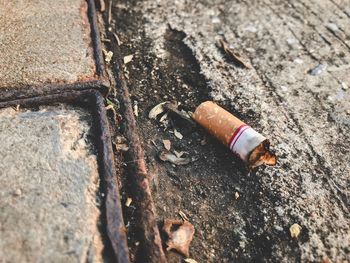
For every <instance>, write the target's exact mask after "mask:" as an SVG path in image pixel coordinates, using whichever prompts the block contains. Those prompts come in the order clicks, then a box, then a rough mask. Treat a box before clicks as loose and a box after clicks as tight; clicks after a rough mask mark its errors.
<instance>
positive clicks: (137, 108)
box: [133, 101, 139, 117]
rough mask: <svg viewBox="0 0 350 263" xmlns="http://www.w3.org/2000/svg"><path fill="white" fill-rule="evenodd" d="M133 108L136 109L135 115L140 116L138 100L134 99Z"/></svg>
mask: <svg viewBox="0 0 350 263" xmlns="http://www.w3.org/2000/svg"><path fill="white" fill-rule="evenodd" d="M133 110H134V115H135V117H138V116H139V105H138V102H137V101H134V107H133Z"/></svg>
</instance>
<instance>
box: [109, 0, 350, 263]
mask: <svg viewBox="0 0 350 263" xmlns="http://www.w3.org/2000/svg"><path fill="white" fill-rule="evenodd" d="M348 6H349V1H348V0H346V1H340V0H319V1H318V0H312V1H306V0H296V1H273V0H258V1H233V0H226V1H221V0H215V1H205V0H201V1H186V0H178V1H175V2H174V3H173V4H172V5H169V2H168V1H162V0H160V1H131V2H127V3H124V4H119V5H115V9H114V12H115V19H116V22H115V25H116V26H115V27H114V29H115V32H117V33H118V36H119V37H120V39H121V41H122V42H127V43H128V44H127V45H121V49H122V51H123V53H122V54H121V56H125V55H129V54H135V56H134V58H133V61H132V62H131V63H130V64H128V65H126V67H127V69H128V75H129V79H128V85H129V87H130V90H131V91H132V95H133V100H134V101H136V102H137V103H138V104H137V105H138V109H139V115H138V117H137V121H138V124H139V125H140V126H141V129H140V131H141V133H142V135H143V142H144V145H145V149H146V156H147V160H148V162H149V167H150V169H151V171H150V174H152V175H154V177H153V178H154V183H155V189H154V191H153V193H154V197H155V198H154V199H155V201H156V204H157V209H158V210H157V212H158V214H159V217H160V218H174V217H176V216H177V214H178V212H179V211H183V212H184V213H185V214H186V215H187V216H188V218H189V219H190V222H191V223H193V225H194V226H195V229H196V234H195V236H194V239H193V242H192V243H191V249H190V256H191V257H192V258H194V259H196V260H197V261H198V262H322V261H324V262H328V261H331V262H347V261H349V258H350V257H349V255H350V250H349V247H350V234H349V233H350V217H349V207H350V202H349V196H350V191H349V190H350V189H349V184H350V165H349V163H350V148H349V145H350V136H349V134H350V99H349V98H350V89H349V88H348V87H349V85H350V75H349V72H348V71H349V70H348V69H349V64H350V52H349V37H348V36H349V27H348V26H347V25H348V24H349V21H350V19H349V12H348ZM220 39H224V40H225V41H227V43H228V44H229V45H230V46H232V48H233V49H234V50H236V51H237V52H239V53H240V54H241V55H243V56H245V57H247V60H248V61H249V62H250V63H251V64H252V66H253V69H251V70H249V69H244V68H241V67H239V66H237V65H235V64H234V63H232V61H230V59H229V58H228V57H227V56H226V55H225V54H224V53H223V52H222V50H221V49H220V48H219V47H218V45H217V41H218V40H220ZM318 65H327V67H321V68H323V70H322V72H320V74H315V75H312V74H310V70H312V69H314V68H315V67H317V66H318ZM166 100H176V101H177V102H178V103H179V104H180V103H181V105H180V107H181V109H184V110H186V111H189V110H190V111H194V109H195V107H196V106H198V104H199V103H201V102H203V101H205V100H214V101H216V102H217V103H218V104H219V105H221V106H223V107H225V108H226V109H228V110H229V111H230V112H232V113H234V114H235V115H237V116H239V117H240V118H241V119H242V120H244V121H245V122H246V123H248V124H250V125H252V126H253V127H254V128H255V129H256V130H258V131H259V132H261V133H263V134H264V135H265V136H267V137H268V138H269V139H271V142H272V145H274V147H273V148H274V149H275V150H276V153H277V155H278V156H279V161H278V165H277V166H276V167H268V168H260V169H259V170H257V171H254V172H248V171H247V170H245V169H244V167H243V166H242V164H241V163H239V162H237V160H235V159H234V158H233V157H232V155H231V154H230V152H229V151H228V150H226V149H225V147H223V146H221V145H219V143H218V142H216V141H215V140H214V139H212V138H210V137H208V135H207V133H205V132H203V130H201V129H193V130H190V131H188V130H186V127H181V125H180V124H176V123H175V121H174V122H173V120H172V119H171V117H170V118H169V119H171V120H170V121H169V124H168V125H166V124H164V123H161V124H159V122H156V121H154V120H149V119H148V116H147V114H148V112H149V109H152V107H154V106H155V105H157V104H158V103H161V102H163V101H166ZM164 126H166V129H164ZM174 129H176V130H177V131H179V132H181V134H183V135H184V137H183V139H182V140H179V139H178V138H176V137H175V136H174V135H173V133H171V132H172V131H173V130H174ZM165 139H167V140H170V141H171V145H172V146H171V147H172V149H174V150H176V151H177V152H179V151H184V152H188V156H189V157H190V158H193V159H194V160H195V161H194V162H191V163H190V164H188V165H186V166H176V167H172V166H171V165H170V164H166V163H160V162H159V159H158V156H159V153H158V152H157V151H158V150H157V149H155V147H154V145H153V142H155V143H156V144H158V145H161V143H162V140H165ZM203 142H204V143H203ZM184 156H186V155H184ZM236 193H238V194H239V195H238V198H236ZM294 224H298V225H300V226H301V231H300V235H299V236H298V238H292V237H291V234H290V230H289V229H290V227H291V226H292V225H294ZM136 225H137V222H136ZM131 226H132V224H131ZM130 243H131V242H130ZM168 256H169V262H180V261H181V260H179V259H178V258H173V255H171V254H169V255H168ZM170 258H171V259H170Z"/></svg>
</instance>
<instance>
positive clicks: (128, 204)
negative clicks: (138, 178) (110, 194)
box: [125, 197, 132, 207]
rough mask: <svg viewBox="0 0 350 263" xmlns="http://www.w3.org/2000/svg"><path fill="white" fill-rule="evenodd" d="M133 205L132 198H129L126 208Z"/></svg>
mask: <svg viewBox="0 0 350 263" xmlns="http://www.w3.org/2000/svg"><path fill="white" fill-rule="evenodd" d="M131 203H132V198H130V197H128V198H127V199H126V202H125V206H126V207H129V206H130V205H131Z"/></svg>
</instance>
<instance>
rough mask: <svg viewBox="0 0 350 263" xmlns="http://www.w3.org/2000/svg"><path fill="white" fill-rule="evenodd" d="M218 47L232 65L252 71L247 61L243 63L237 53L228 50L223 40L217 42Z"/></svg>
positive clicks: (230, 49) (242, 59) (243, 60)
mask: <svg viewBox="0 0 350 263" xmlns="http://www.w3.org/2000/svg"><path fill="white" fill-rule="evenodd" d="M219 46H220V48H221V49H222V50H223V51H224V52H225V53H226V55H227V56H228V57H229V58H230V59H231V60H232V61H233V62H234V63H236V64H238V65H239V66H241V67H243V68H247V69H252V65H251V64H250V63H249V62H248V61H245V59H244V58H243V57H242V56H241V55H240V54H239V53H238V52H237V51H235V50H234V49H232V48H230V47H229V45H228V44H227V43H226V42H225V41H224V40H223V39H220V40H219Z"/></svg>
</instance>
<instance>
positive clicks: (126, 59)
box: [123, 55, 134, 64]
mask: <svg viewBox="0 0 350 263" xmlns="http://www.w3.org/2000/svg"><path fill="white" fill-rule="evenodd" d="M133 57H134V55H127V56H125V57H124V59H123V61H124V64H128V63H129V62H131V60H132V59H133Z"/></svg>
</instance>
